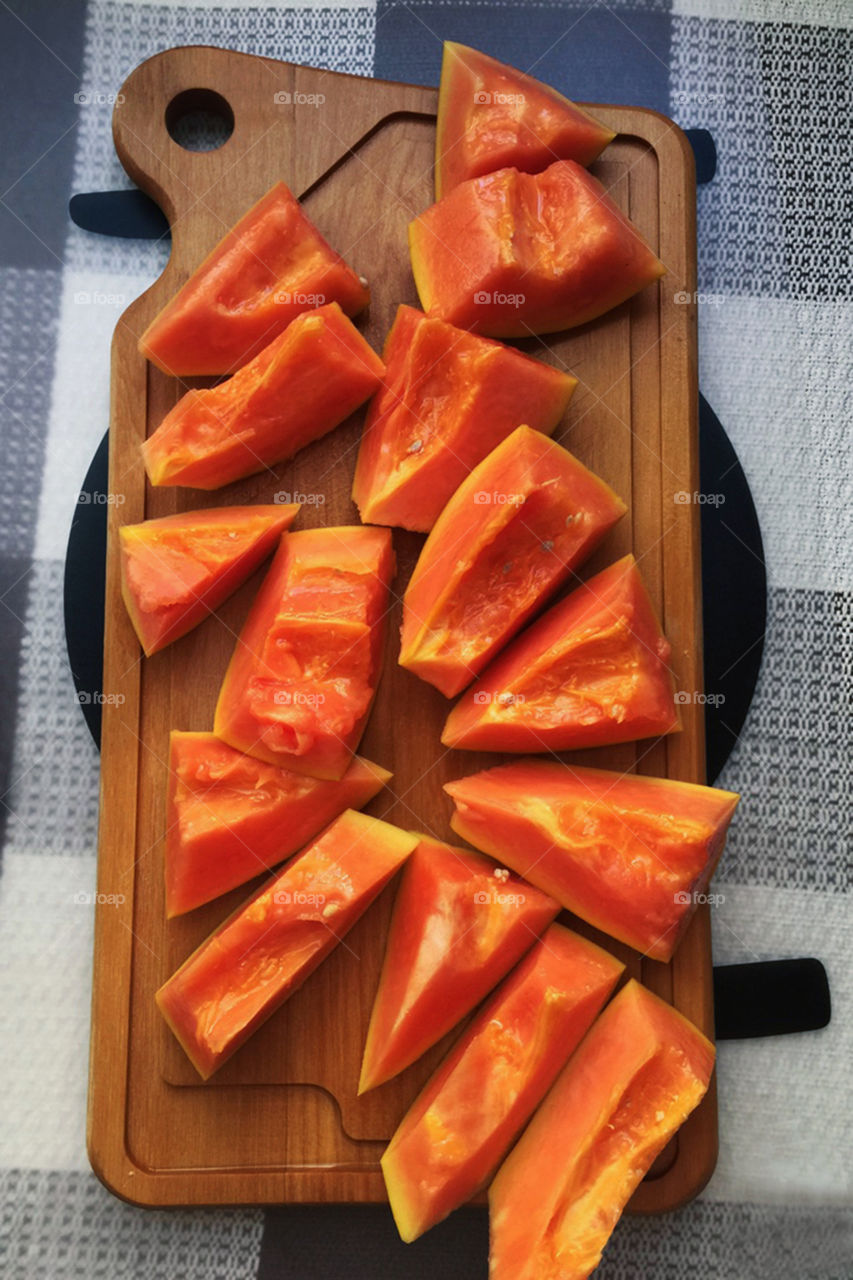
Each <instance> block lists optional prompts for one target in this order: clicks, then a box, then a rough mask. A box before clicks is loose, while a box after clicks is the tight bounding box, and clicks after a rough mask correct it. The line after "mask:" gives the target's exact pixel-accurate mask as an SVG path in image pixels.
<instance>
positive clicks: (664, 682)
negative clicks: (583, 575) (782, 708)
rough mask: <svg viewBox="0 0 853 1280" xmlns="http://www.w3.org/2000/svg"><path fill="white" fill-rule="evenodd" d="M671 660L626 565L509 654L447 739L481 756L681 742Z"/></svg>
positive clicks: (461, 711) (556, 609) (527, 634)
mask: <svg viewBox="0 0 853 1280" xmlns="http://www.w3.org/2000/svg"><path fill="white" fill-rule="evenodd" d="M669 656H670V646H669V643H668V641H667V640H666V639H665V637H664V636H663V635H662V634H661V630H660V624H659V622H658V620H657V618H656V617H655V613H654V609H653V608H652V603H651V601H650V600H649V597H648V593H647V592H646V588H645V586H644V584H643V580H642V578H641V577H640V573H639V570H638V569H637V566H636V563H635V561H634V557H633V556H631V555H628V556H625V557H624V558H623V559H622V560H618V561H617V562H616V564H612V565H611V566H610V567H609V568H608V569H604V570H603V571H602V572H601V573H598V574H596V575H595V577H594V578H590V580H589V581H588V582H586V583H584V585H583V586H582V587H578V589H577V590H576V591H573V592H572V593H571V594H570V595H568V596H566V597H565V599H563V600H560V601H559V602H558V603H557V604H555V605H552V607H551V608H550V609H549V610H548V611H547V612H546V613H544V614H543V615H542V617H541V618H538V619H537V621H536V622H534V623H533V625H532V626H531V627H529V628H528V629H527V631H524V632H522V634H521V635H520V636H518V637H517V639H515V640H514V641H513V642H512V644H510V645H508V647H507V648H506V649H504V651H503V653H501V654H499V655H498V657H497V658H496V659H495V660H494V662H492V663H491V664H490V666H488V667H487V668H486V670H485V671H484V672H483V674H482V675H481V676H480V678H479V680H478V681H477V682H476V684H474V685H472V687H471V688H470V689H469V690H467V692H466V693H465V694H464V695H463V696H462V697H461V698H460V700H459V702H458V703H457V704H456V706H455V707H454V708H453V710H452V711H451V713H450V715H449V716H448V718H447V723H446V724H445V726H444V732H443V734H442V736H441V740H442V742H443V743H444V745H445V746H446V747H463V748H465V749H466V750H471V751H474V750H477V751H573V750H581V749H584V748H586V747H603V746H610V745H612V744H613V743H616V742H633V741H634V740H635V739H638V738H650V737H656V736H657V735H658V734H663V733H672V731H673V730H674V729H677V728H678V727H679V716H678V704H677V702H676V694H675V685H674V682H673V678H672V672H671V671H670V669H669V666H668V662H669Z"/></svg>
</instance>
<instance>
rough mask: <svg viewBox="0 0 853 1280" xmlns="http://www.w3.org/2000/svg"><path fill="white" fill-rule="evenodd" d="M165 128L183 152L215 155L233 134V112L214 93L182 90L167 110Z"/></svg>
mask: <svg viewBox="0 0 853 1280" xmlns="http://www.w3.org/2000/svg"><path fill="white" fill-rule="evenodd" d="M166 128H167V129H168V131H169V136H170V138H171V139H172V141H173V142H177V144H178V146H179V147H183V148H184V150H185V151H218V150H219V148H220V147H222V146H224V145H225V143H226V142H227V141H228V139H229V138H230V137H231V134H232V133H233V132H234V112H233V111H232V110H231V106H230V104H229V103H228V101H227V100H226V99H225V98H223V96H222V94H221V93H216V92H215V90H213V89H184V91H183V92H182V93H179V94H177V95H176V96H175V97H174V98H173V99H172V101H171V102H170V103H169V105H168V106H167V108H166Z"/></svg>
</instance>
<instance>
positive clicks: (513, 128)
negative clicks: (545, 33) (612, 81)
mask: <svg viewBox="0 0 853 1280" xmlns="http://www.w3.org/2000/svg"><path fill="white" fill-rule="evenodd" d="M615 136H616V135H615V134H614V133H613V132H612V130H610V129H607V128H605V127H604V125H603V124H600V123H599V121H598V120H595V119H594V118H593V117H592V116H591V115H589V114H588V113H587V112H586V111H583V110H581V108H580V107H578V106H576V105H575V104H574V102H571V101H570V100H569V99H568V98H564V97H563V95H562V94H561V93H557V91H556V90H555V89H551V88H550V87H549V86H548V85H546V84H543V83H542V82H541V80H534V78H533V76H529V75H526V74H525V73H524V72H523V71H517V70H516V69H515V68H514V67H510V66H507V65H506V63H504V62H498V60H497V58H491V57H489V55H488V54H487V53H481V52H480V51H479V50H478V49H471V48H469V47H468V46H467V45H464V44H454V43H453V42H452V41H446V42H445V45H444V58H443V60H442V64H441V84H440V86H439V91H438V123H437V126H436V136H435V198H436V200H440V199H441V197H442V196H445V195H447V193H448V191H451V190H452V189H453V187H455V186H458V185H459V183H460V182H465V181H466V179H468V178H479V177H480V176H481V175H482V174H484V173H493V172H494V171H495V169H505V168H508V167H509V166H513V167H514V168H516V169H520V170H521V172H522V173H539V172H541V170H542V169H547V168H548V165H549V164H552V163H553V162H554V161H555V160H576V161H577V162H578V164H583V165H587V164H592V162H593V160H594V159H595V158H596V156H598V155H600V154H601V152H602V151H603V150H604V148H605V147H606V146H607V144H608V142H612V140H613V138H614V137H615Z"/></svg>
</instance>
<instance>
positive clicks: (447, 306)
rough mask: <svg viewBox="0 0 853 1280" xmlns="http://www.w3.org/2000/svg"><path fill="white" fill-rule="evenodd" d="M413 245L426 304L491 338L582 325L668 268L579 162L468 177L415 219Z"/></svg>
mask: <svg viewBox="0 0 853 1280" xmlns="http://www.w3.org/2000/svg"><path fill="white" fill-rule="evenodd" d="M409 249H410V252H411V259H412V271H413V272H414V276H415V284H416V285H417V289H418V295H419V297H420V300H421V306H422V307H423V309H424V311H426V313H427V314H428V315H433V316H441V317H442V319H444V320H448V321H449V322H450V323H451V324H455V325H458V326H459V328H460V329H470V330H471V332H472V333H481V334H487V335H489V336H490V337H492V338H525V337H529V336H530V335H531V334H534V333H554V332H556V331H557V330H559V329H568V328H571V327H572V326H574V325H579V324H585V323H586V322H587V321H588V320H594V319H595V318H596V316H600V315H603V314H604V313H605V312H606V311H610V310H611V308H613V307H615V306H618V305H619V303H620V302H624V301H625V299H626V298H630V297H632V296H633V295H634V294H635V293H636V292H637V291H638V290H639V289H642V288H643V287H644V286H645V285H648V284H651V283H652V281H654V280H657V279H658V278H659V277H660V276H662V275H663V273H664V271H665V267H664V266H663V263H661V262H659V261H658V259H657V257H656V256H655V254H654V253H653V252H652V250H651V249H650V248H649V246H648V245H647V244H646V242H645V240H643V238H642V236H641V235H640V233H639V232H638V231H637V229H636V227H635V226H634V225H633V224H632V223H631V222H629V220H628V219H627V218H626V217H625V215H624V214H623V213H622V212H621V211H620V210H619V209H618V208H617V206H616V205H615V204H614V202H613V201H612V200H611V198H610V196H609V195H608V194H607V192H606V191H605V189H604V187H603V186H602V185H601V183H600V182H598V181H597V180H596V179H595V178H593V176H592V174H590V173H588V172H587V170H586V169H584V168H583V166H582V165H579V164H576V163H575V162H574V161H573V160H557V161H555V162H554V164H552V165H550V166H549V168H547V169H546V170H545V171H544V172H543V173H537V174H529V173H519V171H518V170H517V169H499V170H497V172H495V173H489V174H485V175H484V176H483V177H482V178H470V179H469V180H468V181H467V182H461V183H460V184H459V186H457V187H454V188H453V190H452V191H451V192H450V193H449V194H448V195H446V196H445V197H444V198H443V199H442V200H439V202H438V203H437V204H434V205H431V206H430V207H429V208H428V209H427V210H425V212H424V213H422V214H421V215H420V217H418V218H415V220H414V222H411V223H410V224H409Z"/></svg>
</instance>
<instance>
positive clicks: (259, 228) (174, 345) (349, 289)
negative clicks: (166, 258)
mask: <svg viewBox="0 0 853 1280" xmlns="http://www.w3.org/2000/svg"><path fill="white" fill-rule="evenodd" d="M369 300H370V294H369V291H368V289H367V287H366V285H365V284H364V283H363V282H362V281H361V280H360V279H359V277H358V276H357V275H356V274H355V272H354V271H353V270H352V268H351V267H348V266H347V264H346V263H345V262H344V260H343V258H342V257H341V256H340V255H339V254H337V253H335V251H334V249H332V248H330V247H329V245H328V244H327V243H326V241H325V240H324V239H323V237H322V236H321V235H320V232H319V231H318V230H317V228H316V227H315V226H314V224H313V223H312V222H311V221H310V220H309V219H308V218H307V217H306V215H305V213H304V212H303V210H302V207H301V205H300V204H299V201H298V200H297V199H296V198H295V196H294V195H293V194H292V193H291V192H290V191H289V190H288V188H287V187H286V186H285V185H284V183H283V182H277V183H276V185H275V186H274V187H273V188H272V189H271V190H270V191H268V192H267V194H266V195H265V196H264V197H263V199H261V200H259V201H258V202H257V204H255V205H253V206H252V208H251V209H250V210H249V211H248V213H246V214H244V216H243V217H242V218H241V219H240V221H239V222H238V223H237V224H236V226H235V227H233V228H232V230H231V231H229V232H228V234H227V235H226V236H224V237H223V239H222V240H220V242H219V244H218V245H216V247H215V248H214V249H213V250H212V251H211V252H210V253H209V254H208V256H207V257H206V258H205V260H204V261H203V262H202V264H201V266H200V267H198V268H197V269H196V271H195V272H194V273H193V274H192V275H191V276H190V278H189V280H188V281H187V283H186V284H185V285H184V286H183V288H182V289H181V290H180V292H179V293H177V294H176V295H175V297H174V298H173V299H172V300H171V302H169V303H167V305H166V306H165V307H164V308H163V310H162V311H161V312H160V313H159V315H157V316H155V318H154V319H153V320H152V322H151V324H150V325H149V326H148V328H147V329H146V330H145V332H144V333H143V335H142V337H141V338H140V339H139V350H140V351H141V352H142V354H143V355H144V356H146V357H147V358H148V359H149V360H151V361H152V363H153V364H156V365H157V367H158V368H160V369H162V370H163V372H164V373H169V374H172V375H173V376H176V377H181V378H184V377H189V376H191V375H193V376H195V375H201V374H217V375H218V374H223V373H233V372H234V370H235V369H240V368H242V366H243V365H244V364H248V362H249V361H250V360H252V359H253V358H254V357H255V356H256V355H258V353H259V352H260V351H261V349H262V348H263V347H265V346H266V345H267V344H268V343H270V342H271V341H272V339H273V338H274V337H275V336H276V335H277V334H279V333H281V331H282V329H285V328H286V327H287V325H289V324H290V322H291V320H293V319H294V318H295V317H296V316H298V315H300V314H301V313H302V312H303V311H308V310H310V309H311V308H313V307H317V306H321V305H322V304H323V303H326V302H337V303H339V304H340V306H341V309H342V310H343V311H345V312H346V314H347V315H349V316H353V315H356V313H357V312H359V311H361V310H362V308H363V307H366V306H367V303H368V301H369Z"/></svg>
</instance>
